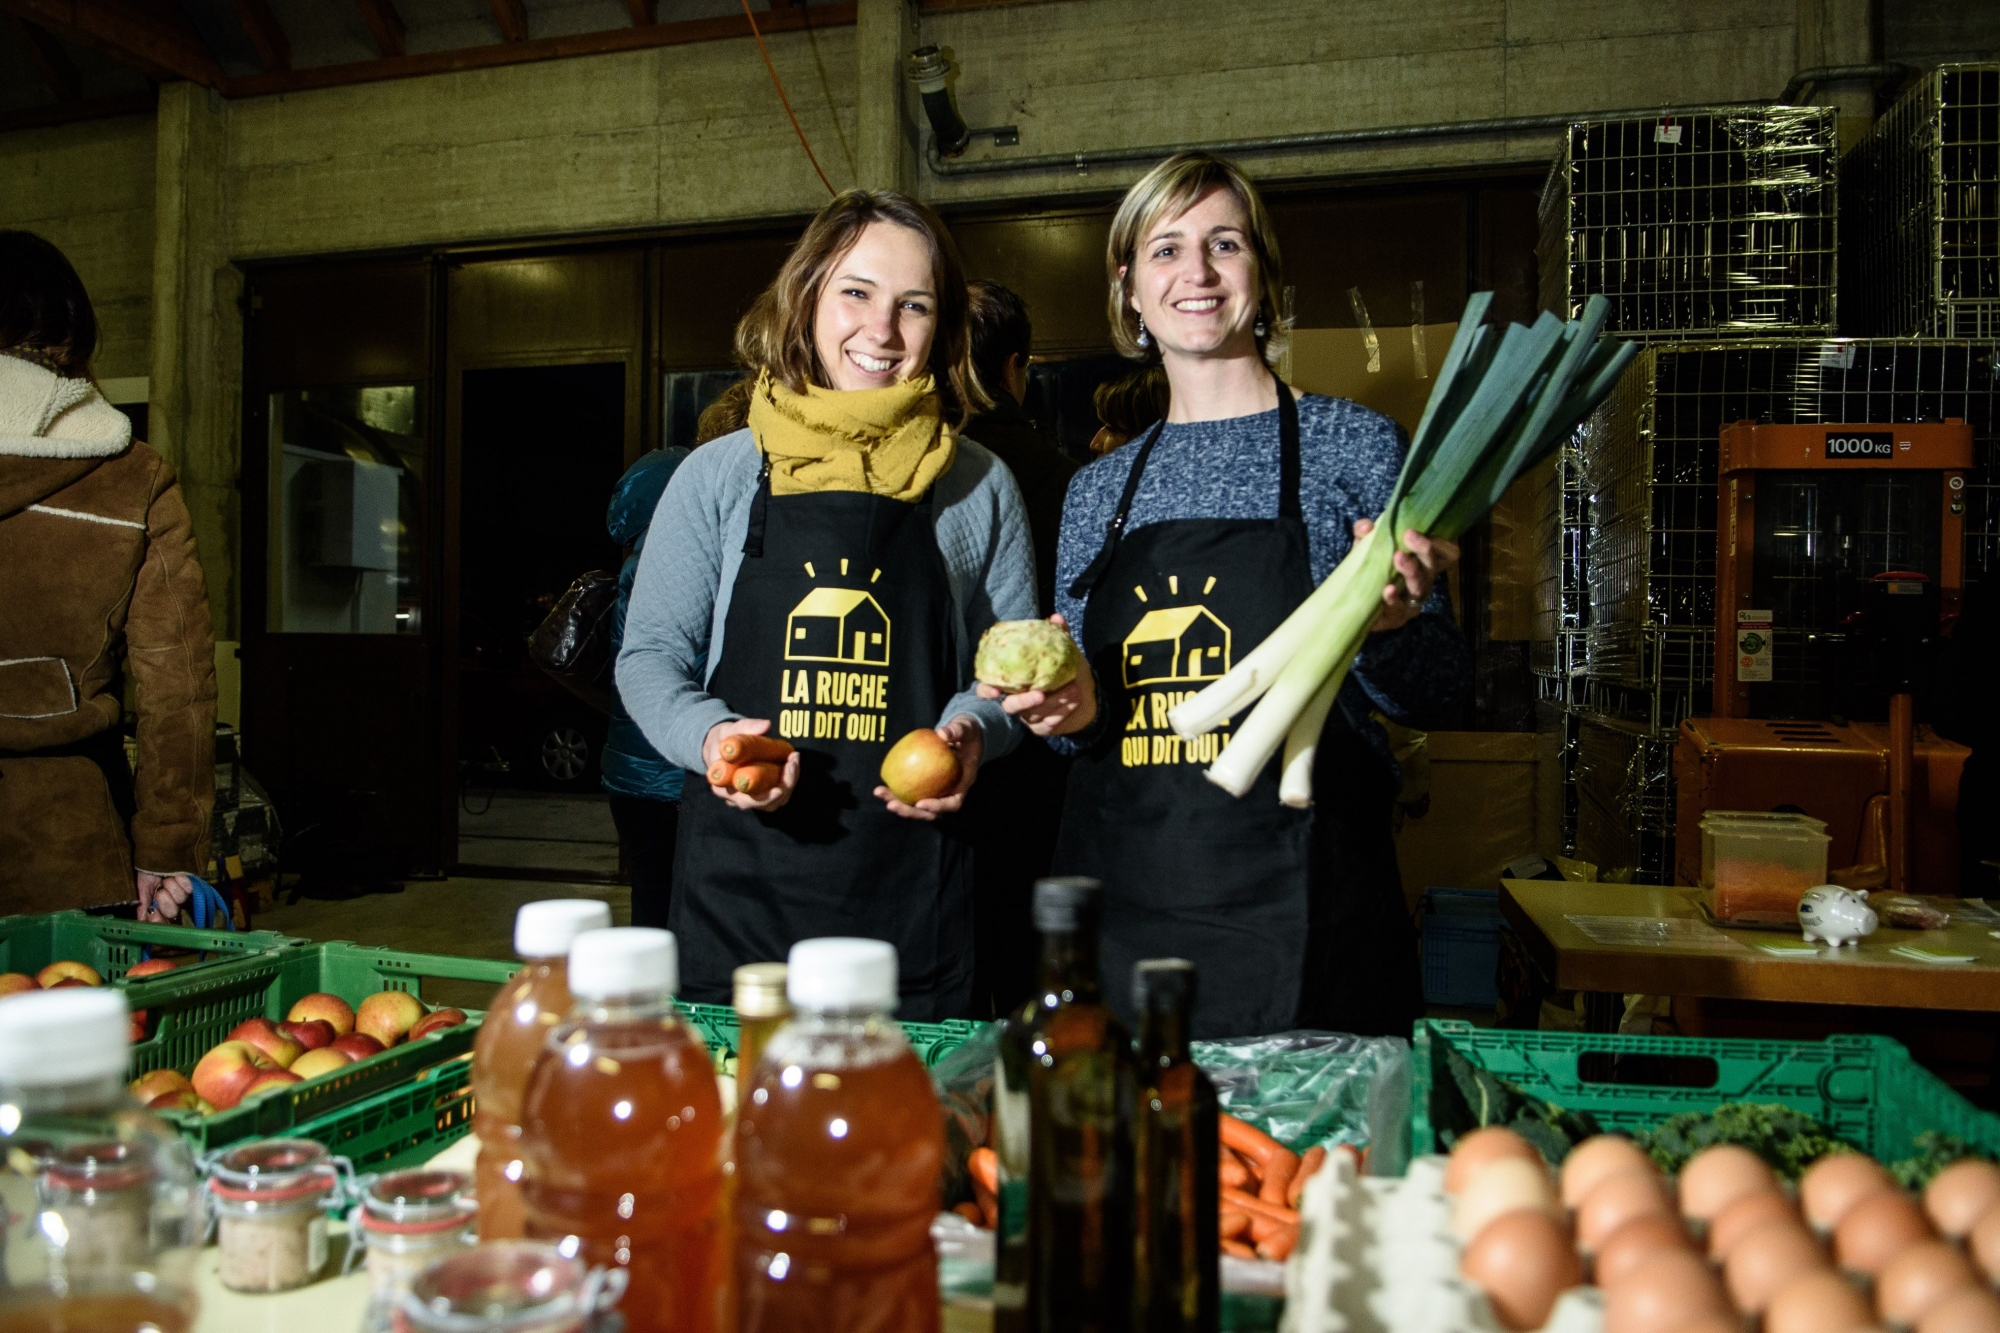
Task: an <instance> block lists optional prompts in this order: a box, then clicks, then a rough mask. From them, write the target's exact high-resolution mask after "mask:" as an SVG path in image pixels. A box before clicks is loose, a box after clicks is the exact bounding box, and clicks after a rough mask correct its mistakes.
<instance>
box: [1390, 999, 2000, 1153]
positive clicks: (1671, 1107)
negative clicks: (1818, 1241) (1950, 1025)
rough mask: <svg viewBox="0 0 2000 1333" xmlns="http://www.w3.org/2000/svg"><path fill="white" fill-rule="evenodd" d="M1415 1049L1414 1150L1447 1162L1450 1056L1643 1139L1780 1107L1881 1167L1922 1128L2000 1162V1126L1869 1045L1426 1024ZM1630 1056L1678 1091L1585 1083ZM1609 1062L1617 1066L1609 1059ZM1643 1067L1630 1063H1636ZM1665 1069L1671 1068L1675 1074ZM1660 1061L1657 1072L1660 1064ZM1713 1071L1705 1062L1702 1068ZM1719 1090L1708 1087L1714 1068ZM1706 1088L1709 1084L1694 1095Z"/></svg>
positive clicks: (1919, 1070)
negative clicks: (1434, 1102) (1437, 1127)
mask: <svg viewBox="0 0 2000 1333" xmlns="http://www.w3.org/2000/svg"><path fill="white" fill-rule="evenodd" d="M1412 1045H1413V1047H1414V1050H1413V1052H1412V1060H1411V1063H1412V1065H1413V1072H1414V1075H1415V1077H1414V1080H1413V1087H1412V1090H1411V1097H1410V1145H1411V1151H1412V1152H1414V1153H1427V1152H1442V1151H1444V1149H1443V1147H1442V1145H1441V1144H1440V1143H1439V1142H1438V1139H1437V1135H1436V1132H1435V1131H1434V1129H1433V1128H1432V1121H1431V1090H1432V1085H1433V1079H1434V1077H1440V1076H1442V1065H1443V1060H1442V1051H1443V1050H1444V1048H1447V1047H1449V1048H1450V1049H1452V1050H1455V1051H1457V1052H1458V1054H1459V1055H1461V1056H1463V1057H1464V1058H1465V1059H1467V1060H1468V1061H1470V1062H1471V1063H1472V1064H1474V1065H1476V1066H1478V1067H1479V1068H1481V1069H1483V1070H1485V1071H1486V1072H1487V1073H1489V1074H1492V1075H1494V1076H1495V1077H1497V1078H1502V1079H1505V1080H1507V1081H1508V1082H1509V1083H1512V1084H1514V1085H1515V1086H1516V1087H1518V1088H1520V1089H1522V1090H1523V1091H1524V1092H1527V1093H1529V1094H1531V1095H1533V1096H1536V1097H1540V1098H1543V1099H1545V1100H1547V1101H1551V1102H1554V1103H1555V1104H1556V1105H1558V1106H1561V1107H1563V1108H1564V1109H1565V1110H1570V1111H1588V1112H1589V1113H1590V1114H1591V1115H1593V1116H1595V1117H1596V1118H1597V1123H1598V1124H1599V1125H1601V1126H1602V1127H1603V1128H1605V1129H1607V1130H1624V1131H1626V1132H1628V1133H1636V1132H1638V1131H1640V1130H1645V1129H1650V1128H1652V1127H1653V1126H1654V1125H1656V1124H1658V1123H1659V1122H1660V1121H1662V1120H1664V1119H1666V1118H1667V1117H1668V1116H1670V1115H1677V1114H1679V1113H1681V1112H1683V1111H1696V1112H1702V1111H1710V1110H1713V1109H1714V1108H1715V1107H1717V1106H1720V1105H1721V1104H1722V1103H1724V1102H1764V1103H1771V1102H1776V1103H1779V1104H1781V1105H1784V1106H1789V1107H1791V1108H1792V1109H1793V1110H1795V1111H1803V1112H1804V1113H1805V1114H1807V1115H1809V1116H1812V1117H1813V1118H1815V1119H1816V1120H1818V1121H1820V1122H1821V1123H1822V1124H1824V1125H1826V1126H1827V1127H1828V1128H1829V1129H1831V1130H1832V1131H1833V1132H1834V1133H1835V1134H1836V1135H1838V1136H1839V1137H1841V1138H1843V1139H1845V1140H1847V1141H1848V1142H1849V1143H1852V1144H1854V1145H1856V1146H1857V1147H1861V1148H1865V1149H1866V1150H1867V1151H1868V1153H1869V1154H1870V1155H1871V1156H1873V1157H1874V1158H1875V1159H1876V1160H1877V1161H1882V1162H1893V1161H1897V1160H1900V1159H1902V1158H1906V1157H1909V1156H1912V1155H1913V1154H1915V1153H1916V1152H1917V1147H1916V1137H1917V1135H1918V1134H1920V1133H1922V1132H1923V1131H1925V1130H1932V1131H1937V1132H1941V1133H1945V1134H1951V1135H1955V1136H1957V1137H1958V1138H1960V1139H1963V1140H1964V1141H1965V1142H1966V1143H1967V1144H1969V1145H1971V1146H1973V1147H1976V1148H1980V1149H1984V1150H1986V1151H1988V1152H1992V1153H1995V1154H2000V1116H1996V1115H1993V1114H1991V1113H1989V1112H1986V1111H1981V1110H1979V1109H1978V1108H1977V1107H1975V1106H1973V1105H1972V1104H1971V1103H1970V1102H1968V1101H1966V1100H1965V1098H1963V1097H1961V1096H1959V1095H1958V1094H1957V1093H1956V1092H1954V1091H1952V1090H1951V1088H1950V1087H1949V1086H1947V1085H1946V1084H1945V1082H1944V1081H1943V1080H1942V1079H1940V1078H1938V1076H1937V1075H1935V1074H1933V1073H1931V1072H1930V1071H1929V1070H1928V1069H1925V1068H1924V1067H1923V1066H1921V1065H1919V1064H1918V1063H1917V1062H1916V1061H1915V1060H1914V1059H1912V1058H1911V1057H1910V1053H1909V1051H1907V1050H1905V1049H1904V1048H1903V1046H1902V1044H1901V1043H1900V1042H1896V1041H1892V1040H1890V1039H1889V1038H1887V1037H1879V1036H1873V1035H1860V1034H1854V1035H1843V1036H1835V1037H1829V1038H1827V1039H1826V1040H1825V1041H1755V1040H1742V1039H1720V1038H1696V1037H1623V1036H1611V1035H1595V1034H1579V1033H1571V1032H1514V1031H1507V1030H1502V1029H1495V1028H1476V1027H1473V1026H1472V1025H1471V1024H1470V1023H1463V1022H1457V1021H1448V1020H1440V1019H1420V1020H1419V1021H1418V1022H1417V1025H1416V1029H1415V1035H1414V1038H1413V1042H1412ZM1587 1055H1588V1056H1597V1057H1599V1058H1597V1059H1594V1060H1591V1061H1590V1062H1589V1064H1590V1067H1591V1068H1592V1069H1593V1070H1598V1069H1606V1068H1607V1067H1610V1066H1612V1062H1613V1061H1614V1060H1616V1059H1617V1058H1618V1057H1621V1056H1622V1057H1626V1059H1625V1060H1624V1061H1623V1065H1624V1068H1623V1070H1622V1071H1618V1072H1621V1073H1622V1074H1624V1075H1627V1076H1629V1075H1630V1074H1631V1073H1632V1072H1633V1071H1634V1069H1635V1068H1638V1069H1644V1068H1645V1067H1646V1066H1648V1065H1650V1066H1651V1068H1652V1070H1653V1071H1654V1072H1655V1073H1656V1074H1658V1073H1669V1072H1671V1073H1672V1074H1673V1075H1674V1076H1675V1078H1676V1084H1675V1085H1674V1086H1666V1085H1659V1084H1647V1083H1625V1082H1618V1083H1610V1082H1602V1081H1597V1080H1595V1079H1587V1078H1585V1077H1584V1074H1583V1070H1582V1068H1580V1064H1581V1062H1582V1061H1583V1057H1585V1056H1587ZM1605 1056H1609V1057H1611V1059H1605V1058H1603V1057H1605ZM1635 1056H1636V1057H1648V1058H1649V1059H1647V1060H1634V1059H1632V1058H1631V1057H1635ZM1666 1061H1672V1062H1674V1063H1673V1065H1672V1066H1669V1065H1668V1064H1666ZM1654 1062H1658V1063H1654ZM1703 1062H1706V1063H1703ZM1710 1064H1712V1066H1713V1069H1714V1074H1713V1079H1712V1081H1710V1080H1708V1079H1707V1078H1705V1077H1703V1076H1705V1075H1706V1074H1707V1070H1708V1068H1709V1065H1710ZM1695 1083H1703V1084H1706V1085H1705V1086H1689V1085H1690V1084H1695Z"/></svg>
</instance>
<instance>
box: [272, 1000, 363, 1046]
mask: <svg viewBox="0 0 2000 1333" xmlns="http://www.w3.org/2000/svg"><path fill="white" fill-rule="evenodd" d="M314 1018H317V1019H320V1020H321V1021H322V1022H327V1023H331V1024H333V1035H334V1036H336V1037H344V1036H346V1035H347V1034H348V1033H350V1032H352V1031H354V1006H353V1005H351V1004H349V1003H348V1002H347V1001H345V1000H343V999H341V998H340V997H339V996H338V995H333V994H329V993H328V992H326V991H315V992H313V993H312V994H311V995H308V996H305V997H304V998H302V999H301V1000H299V1001H298V1003H296V1004H294V1005H293V1006H292V1007H291V1008H290V1009H289V1010H287V1011H286V1013H285V1020H286V1021H287V1022H291V1023H303V1022H306V1021H307V1020H309V1019H314Z"/></svg>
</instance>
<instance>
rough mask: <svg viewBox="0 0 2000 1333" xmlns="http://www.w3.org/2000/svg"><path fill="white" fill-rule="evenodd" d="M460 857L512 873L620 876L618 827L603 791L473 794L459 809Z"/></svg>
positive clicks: (500, 790)
mask: <svg viewBox="0 0 2000 1333" xmlns="http://www.w3.org/2000/svg"><path fill="white" fill-rule="evenodd" d="M458 859H459V862H460V863H461V864H463V865H468V866H479V867H481V868H487V867H497V868H502V869H508V870H557V871H562V872H564V873H567V874H572V875H603V876H611V875H616V874H617V873H618V828H617V825H615V824H613V823H612V822H611V804H610V802H609V801H608V800H606V799H605V795H604V793H603V792H601V791H598V792H574V793H572V792H544V791H519V790H514V789H512V788H507V787H499V788H494V789H491V790H486V791H468V792H466V793H465V794H464V796H463V797H462V799H461V800H460V801H459V807H458Z"/></svg>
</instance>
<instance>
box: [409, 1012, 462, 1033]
mask: <svg viewBox="0 0 2000 1333" xmlns="http://www.w3.org/2000/svg"><path fill="white" fill-rule="evenodd" d="M464 1021H465V1010H463V1009H433V1010H432V1011H431V1012H429V1013H427V1014H425V1015H424V1016H423V1017H422V1018H420V1019H418V1020H417V1025H416V1026H415V1027H413V1028H411V1029H410V1040H411V1041H415V1040H416V1039H417V1038H418V1037H428V1036H430V1035H431V1033H433V1032H442V1031H444V1030H445V1029H446V1028H455V1027H457V1026H458V1025H459V1024H460V1023H463V1022H464Z"/></svg>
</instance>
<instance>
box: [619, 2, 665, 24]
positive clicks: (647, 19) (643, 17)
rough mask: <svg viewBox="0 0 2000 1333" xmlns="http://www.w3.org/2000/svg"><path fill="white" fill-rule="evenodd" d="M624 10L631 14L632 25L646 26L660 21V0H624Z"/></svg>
mask: <svg viewBox="0 0 2000 1333" xmlns="http://www.w3.org/2000/svg"><path fill="white" fill-rule="evenodd" d="M625 12H626V13H628V14H630V15H631V16H632V26H633V27H635V28H644V27H648V26H650V25H652V24H655V23H658V22H659V21H660V0H625Z"/></svg>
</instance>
